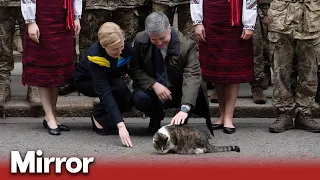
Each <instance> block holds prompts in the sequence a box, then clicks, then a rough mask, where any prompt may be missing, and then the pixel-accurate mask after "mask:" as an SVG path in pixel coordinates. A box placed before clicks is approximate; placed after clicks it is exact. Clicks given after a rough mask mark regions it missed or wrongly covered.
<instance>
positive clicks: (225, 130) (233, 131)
mask: <svg viewBox="0 0 320 180" xmlns="http://www.w3.org/2000/svg"><path fill="white" fill-rule="evenodd" d="M223 132H224V133H226V134H233V133H235V132H236V128H229V127H223Z"/></svg>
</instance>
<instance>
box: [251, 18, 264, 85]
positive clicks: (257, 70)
mask: <svg viewBox="0 0 320 180" xmlns="http://www.w3.org/2000/svg"><path fill="white" fill-rule="evenodd" d="M252 40H253V56H254V57H253V64H254V76H255V80H254V81H253V82H250V84H251V86H252V87H254V86H262V81H263V78H264V75H265V74H264V66H265V61H264V56H263V46H261V44H263V39H262V29H261V22H260V18H259V16H258V17H257V21H256V26H255V30H254V33H253V35H252Z"/></svg>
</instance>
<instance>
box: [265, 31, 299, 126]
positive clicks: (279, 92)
mask: <svg viewBox="0 0 320 180" xmlns="http://www.w3.org/2000/svg"><path fill="white" fill-rule="evenodd" d="M268 38H269V41H270V44H269V48H270V57H271V58H272V59H271V60H272V61H271V62H272V66H273V69H274V90H273V106H274V107H275V108H276V113H277V114H278V118H277V120H276V121H275V122H274V123H273V124H271V125H270V126H269V131H270V132H283V131H285V130H287V129H292V128H293V122H292V114H291V113H292V112H293V109H294V107H295V105H296V104H295V102H294V97H293V94H292V90H291V83H290V79H291V73H292V62H293V56H294V49H295V48H294V47H295V41H294V40H293V39H292V38H291V37H290V36H288V35H283V34H280V33H275V32H269V34H268Z"/></svg>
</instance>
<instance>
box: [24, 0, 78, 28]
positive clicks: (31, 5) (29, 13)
mask: <svg viewBox="0 0 320 180" xmlns="http://www.w3.org/2000/svg"><path fill="white" fill-rule="evenodd" d="M40 1H41V0H40ZM36 2H37V0H21V12H22V15H23V18H24V20H25V22H26V23H31V22H35V21H36ZM73 10H74V18H75V19H80V18H81V14H82V0H73Z"/></svg>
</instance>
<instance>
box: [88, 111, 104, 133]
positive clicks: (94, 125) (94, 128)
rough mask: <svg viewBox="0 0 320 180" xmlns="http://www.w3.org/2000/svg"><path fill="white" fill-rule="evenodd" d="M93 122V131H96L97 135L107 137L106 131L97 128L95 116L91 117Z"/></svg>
mask: <svg viewBox="0 0 320 180" xmlns="http://www.w3.org/2000/svg"><path fill="white" fill-rule="evenodd" d="M91 122H92V129H93V131H95V132H96V133H97V134H99V135H107V133H106V132H105V131H104V129H103V128H102V129H100V128H97V126H96V124H95V123H94V119H93V116H92V117H91Z"/></svg>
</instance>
